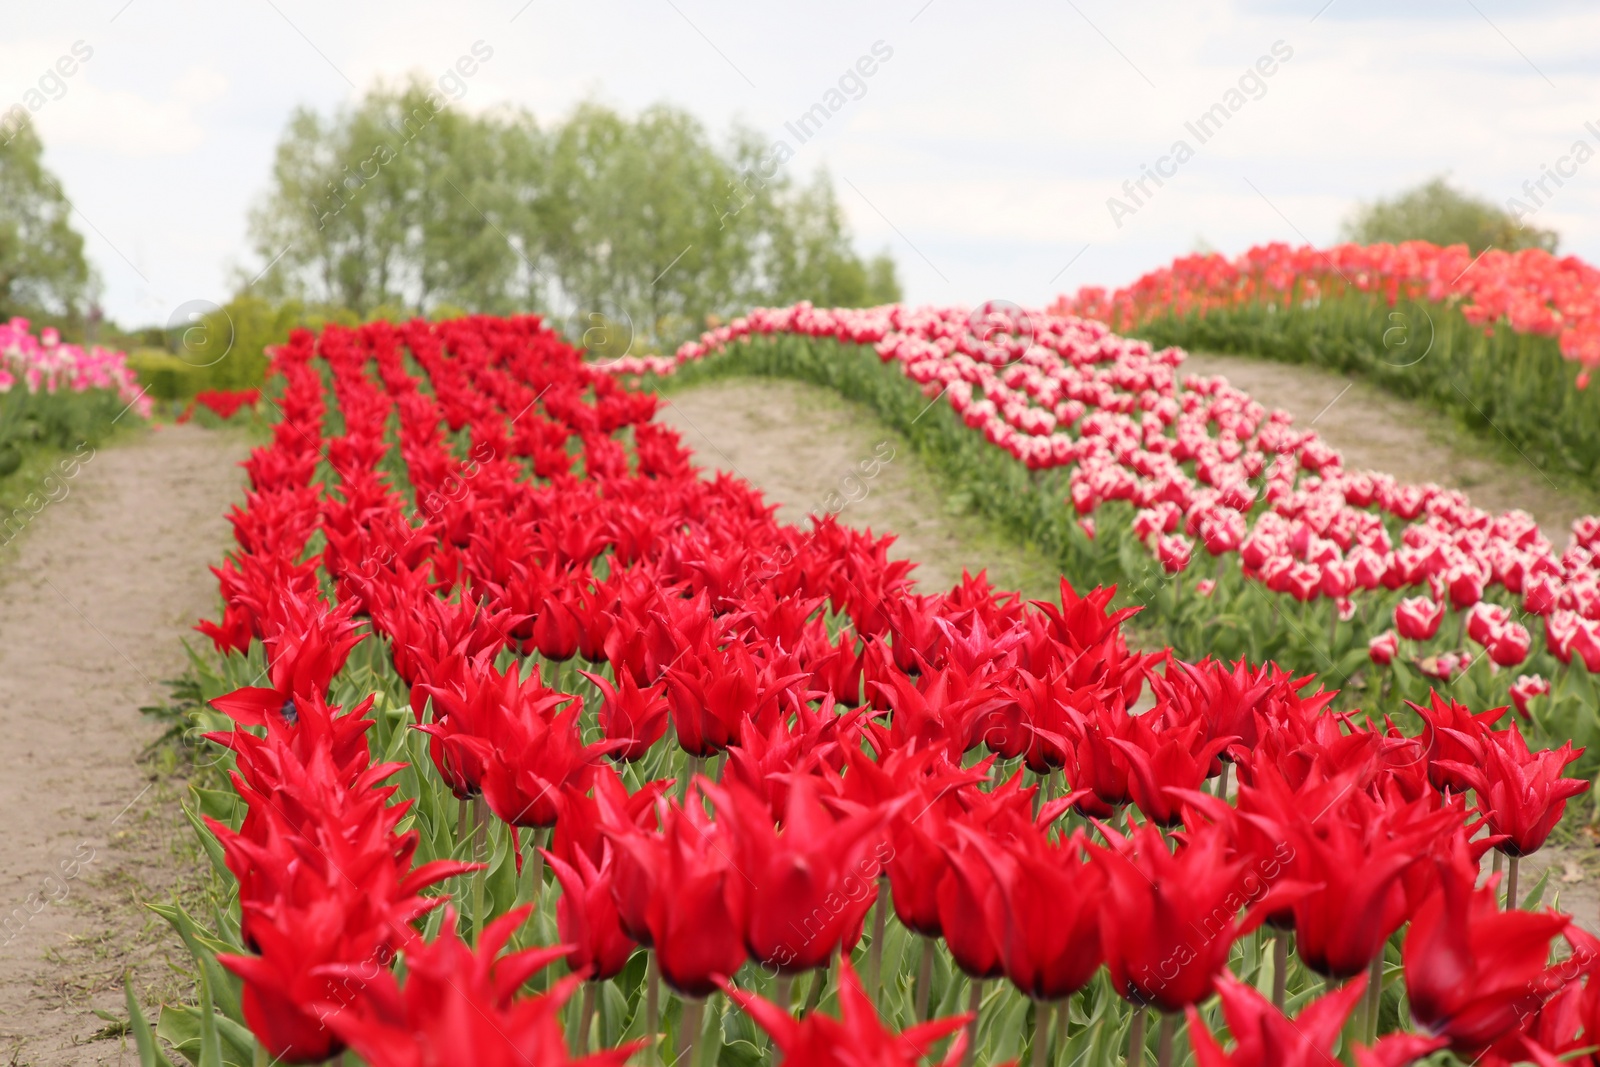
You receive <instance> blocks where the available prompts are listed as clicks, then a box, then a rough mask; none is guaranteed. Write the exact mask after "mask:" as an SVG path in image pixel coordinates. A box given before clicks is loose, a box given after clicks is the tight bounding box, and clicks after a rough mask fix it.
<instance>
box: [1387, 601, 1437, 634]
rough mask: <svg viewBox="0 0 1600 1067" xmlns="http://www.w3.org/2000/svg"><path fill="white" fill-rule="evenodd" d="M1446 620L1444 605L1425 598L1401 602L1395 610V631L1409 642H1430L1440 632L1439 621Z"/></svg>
mask: <svg viewBox="0 0 1600 1067" xmlns="http://www.w3.org/2000/svg"><path fill="white" fill-rule="evenodd" d="M1443 618H1444V605H1443V604H1440V603H1438V602H1437V601H1434V600H1430V599H1428V598H1427V597H1425V596H1416V597H1411V598H1409V599H1406V600H1402V601H1400V604H1399V606H1398V607H1396V608H1395V609H1394V625H1395V629H1397V630H1399V631H1400V636H1401V637H1403V638H1405V639H1406V640H1407V641H1429V640H1432V639H1433V635H1434V634H1436V633H1438V632H1439V620H1441V619H1443Z"/></svg>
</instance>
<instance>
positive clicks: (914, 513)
mask: <svg viewBox="0 0 1600 1067" xmlns="http://www.w3.org/2000/svg"><path fill="white" fill-rule="evenodd" d="M668 401H669V402H668V404H667V406H666V408H665V409H664V410H663V411H662V413H661V414H660V415H659V416H658V420H659V421H661V422H664V423H666V424H668V425H670V426H673V427H675V428H676V429H678V430H679V431H681V432H682V433H683V440H684V444H685V445H687V446H688V447H690V448H692V449H693V450H694V452H695V462H697V463H698V464H700V465H701V466H702V467H704V468H707V469H708V470H713V469H714V470H723V471H727V472H729V473H730V474H737V475H739V476H740V477H742V478H744V480H745V481H747V482H749V483H751V484H752V485H755V486H757V487H759V488H760V489H761V490H762V492H764V493H766V494H767V499H769V500H771V501H772V502H773V503H775V504H778V505H779V508H778V517H779V518H780V519H781V520H783V521H784V522H791V523H796V524H800V525H804V524H805V522H806V515H807V514H808V513H810V512H812V511H827V510H832V509H833V508H835V507H842V510H839V512H838V515H839V520H840V521H841V522H845V523H849V524H850V525H852V526H855V527H857V528H861V529H865V528H868V527H870V528H871V529H872V530H873V531H874V532H875V533H879V534H882V533H889V532H892V533H894V534H895V535H897V538H898V539H897V540H896V542H895V544H894V547H893V549H892V551H891V552H890V555H892V556H894V557H895V558H897V559H914V560H916V561H917V562H918V564H919V565H918V567H917V569H916V571H915V572H914V576H915V577H916V578H917V580H918V583H919V584H920V585H921V587H922V589H923V591H924V592H932V591H936V590H944V589H948V588H950V587H951V586H952V585H954V584H955V583H956V582H957V581H958V580H960V578H961V570H962V568H963V567H965V568H967V569H969V570H970V571H972V573H974V574H976V573H977V572H978V571H979V570H982V569H983V568H985V567H987V568H988V570H989V580H990V581H991V582H993V583H994V584H995V585H996V586H998V587H999V588H1001V589H1021V590H1022V591H1023V592H1025V593H1027V594H1028V595H1029V596H1032V597H1044V596H1052V597H1053V596H1055V595H1056V593H1057V591H1058V590H1057V582H1058V581H1059V579H1058V577H1057V575H1058V574H1059V571H1058V569H1057V568H1056V567H1055V566H1054V565H1053V564H1052V563H1051V562H1050V561H1049V559H1047V558H1046V557H1045V556H1044V555H1043V554H1042V553H1039V552H1030V551H1027V550H1024V549H1021V548H1019V547H1017V546H1016V545H1015V544H1013V543H1010V542H1008V541H1006V540H1005V539H1004V538H1002V537H1001V536H999V534H998V533H997V532H996V531H995V530H994V529H992V528H991V527H990V526H989V524H988V523H986V522H984V521H983V520H981V519H979V518H977V517H976V516H972V515H966V514H960V513H959V510H958V509H957V508H955V507H953V506H952V502H950V501H947V500H946V499H945V498H944V497H943V495H942V494H941V493H940V492H939V490H938V489H937V488H935V481H934V478H933V476H932V474H931V472H930V471H929V470H928V468H927V467H926V466H925V465H924V464H923V463H922V461H921V460H920V459H918V458H917V456H916V455H915V454H914V453H913V452H912V451H911V449H910V447H909V446H908V445H907V444H906V443H905V442H904V441H903V440H901V439H900V438H899V437H898V436H897V435H895V434H893V433H890V432H888V431H886V429H885V428H884V426H883V425H882V423H880V422H879V421H878V420H877V418H876V417H875V416H874V415H872V414H871V413H870V412H869V411H867V410H866V409H865V408H863V407H860V406H859V405H856V404H852V403H850V402H849V401H847V400H844V399H842V398H841V397H839V396H838V395H836V394H834V393H832V392H830V391H828V390H826V389H822V388H819V387H817V386H813V385H806V384H804V383H801V382H792V381H784V380H774V379H766V378H747V379H738V380H733V381H722V382H713V383H710V384H707V385H703V386H696V387H695V388H692V389H687V390H684V391H683V392H679V393H673V394H671V395H670V396H669V397H668ZM873 472H875V473H873Z"/></svg>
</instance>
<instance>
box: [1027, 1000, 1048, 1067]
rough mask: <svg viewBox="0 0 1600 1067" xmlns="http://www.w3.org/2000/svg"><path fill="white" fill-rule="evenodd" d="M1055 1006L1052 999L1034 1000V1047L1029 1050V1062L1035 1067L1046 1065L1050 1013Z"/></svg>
mask: <svg viewBox="0 0 1600 1067" xmlns="http://www.w3.org/2000/svg"><path fill="white" fill-rule="evenodd" d="M1054 1007H1055V1004H1054V1003H1053V1002H1052V1001H1048V1000H1036V1001H1034V1002H1033V1048H1032V1049H1031V1050H1029V1057H1028V1059H1029V1062H1030V1063H1031V1064H1032V1065H1033V1067H1044V1054H1045V1048H1046V1047H1047V1046H1048V1045H1049V1044H1050V1015H1051V1009H1053V1008H1054Z"/></svg>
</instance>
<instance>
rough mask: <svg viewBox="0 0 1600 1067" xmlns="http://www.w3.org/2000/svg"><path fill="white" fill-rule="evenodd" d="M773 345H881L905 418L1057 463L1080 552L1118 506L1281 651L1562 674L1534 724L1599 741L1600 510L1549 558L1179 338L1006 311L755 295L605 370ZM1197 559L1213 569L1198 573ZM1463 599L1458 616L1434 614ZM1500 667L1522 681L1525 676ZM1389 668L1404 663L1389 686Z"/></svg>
mask: <svg viewBox="0 0 1600 1067" xmlns="http://www.w3.org/2000/svg"><path fill="white" fill-rule="evenodd" d="M782 338H799V339H803V340H804V341H806V342H808V343H818V342H820V343H824V344H825V343H828V342H838V343H840V344H842V345H844V346H846V347H849V346H852V345H854V346H866V345H870V346H872V350H874V351H875V352H876V354H877V356H878V358H879V359H880V360H881V361H882V362H883V363H885V364H888V365H891V366H893V367H894V368H896V369H897V370H898V371H899V372H900V374H902V375H903V376H904V377H905V378H906V379H909V380H910V381H911V382H912V383H916V385H917V386H918V387H920V389H921V390H922V393H923V395H924V397H926V398H928V399H926V401H925V405H924V407H923V408H922V409H921V410H918V411H917V413H916V417H915V420H914V421H924V420H923V416H924V414H925V411H926V408H928V407H932V406H935V405H938V404H939V403H940V402H941V401H942V402H943V403H944V404H946V405H948V407H949V409H950V411H951V412H952V413H953V415H954V416H955V417H956V418H958V419H959V420H960V422H961V423H962V424H964V426H965V427H966V428H967V430H968V432H973V431H976V433H979V434H981V435H982V438H983V440H985V441H986V442H988V443H989V444H990V445H992V446H995V447H996V448H997V449H999V450H1001V451H1002V452H1004V453H1006V454H1009V456H1010V457H1012V458H1014V459H1015V460H1017V461H1020V463H1021V464H1022V465H1024V466H1026V467H1027V468H1028V469H1030V470H1032V471H1034V472H1035V473H1036V475H1043V474H1047V473H1050V472H1059V474H1057V475H1056V476H1055V478H1054V479H1053V480H1050V481H1041V482H1039V483H1038V484H1039V485H1040V486H1041V488H1040V491H1041V492H1056V493H1059V492H1060V490H1062V489H1065V493H1064V494H1062V495H1066V496H1068V498H1069V499H1068V500H1067V501H1066V503H1067V504H1069V505H1070V506H1071V508H1072V510H1073V512H1074V513H1076V515H1077V516H1078V531H1077V532H1076V533H1074V534H1073V535H1072V538H1071V540H1074V541H1076V542H1077V543H1078V545H1079V547H1081V546H1082V545H1083V544H1084V543H1085V542H1087V541H1092V540H1095V539H1097V538H1099V537H1101V536H1102V535H1103V530H1102V527H1109V528H1110V529H1112V530H1120V529H1121V525H1120V524H1121V523H1122V522H1123V519H1124V517H1126V520H1127V523H1128V525H1129V527H1130V533H1131V537H1132V538H1133V539H1135V540H1137V541H1138V542H1142V543H1143V544H1144V545H1145V546H1146V547H1147V549H1148V551H1149V553H1150V554H1151V555H1152V556H1154V558H1155V559H1156V560H1157V561H1158V562H1159V564H1160V567H1161V569H1162V570H1163V571H1164V572H1165V574H1166V575H1168V576H1171V582H1170V584H1171V586H1172V588H1173V590H1174V591H1175V593H1176V594H1177V595H1178V596H1179V597H1180V598H1183V599H1187V601H1188V602H1189V603H1190V604H1191V605H1193V604H1199V605H1201V607H1200V608H1199V609H1198V610H1200V611H1202V612H1203V613H1205V614H1206V615H1207V616H1208V617H1210V618H1212V619H1218V618H1222V617H1227V616H1231V615H1235V614H1238V615H1243V616H1244V617H1246V618H1250V619H1252V622H1251V627H1247V628H1258V629H1266V628H1275V629H1278V630H1282V631H1285V637H1286V638H1287V637H1289V636H1292V635H1293V634H1298V635H1299V640H1298V642H1297V644H1299V645H1304V646H1305V647H1303V648H1300V649H1298V653H1299V654H1298V655H1297V656H1296V655H1290V656H1288V657H1287V659H1288V661H1289V662H1292V663H1293V665H1294V666H1296V667H1297V668H1299V667H1303V668H1305V669H1309V670H1319V671H1330V670H1331V671H1332V672H1333V673H1335V674H1338V675H1341V676H1343V675H1347V674H1349V673H1350V672H1351V669H1352V668H1351V667H1350V666H1349V664H1348V661H1346V662H1345V663H1343V664H1340V660H1339V659H1338V658H1337V656H1336V655H1335V654H1332V653H1331V650H1332V649H1333V648H1335V647H1340V648H1346V649H1348V648H1350V646H1352V645H1358V650H1357V651H1355V655H1356V656H1358V657H1360V658H1361V659H1362V660H1363V661H1367V660H1369V659H1370V663H1371V664H1372V666H1373V668H1374V669H1373V671H1372V674H1371V676H1370V677H1371V678H1372V679H1373V680H1374V681H1375V682H1376V683H1378V686H1383V685H1389V684H1391V683H1394V684H1398V685H1405V686H1409V690H1408V693H1409V695H1411V696H1412V697H1413V698H1420V695H1421V694H1420V693H1419V692H1416V691H1415V690H1416V688H1417V686H1418V685H1421V686H1423V687H1424V688H1425V686H1426V685H1427V684H1430V683H1450V682H1453V681H1455V680H1457V679H1458V678H1460V677H1461V676H1462V675H1463V674H1464V672H1466V671H1467V669H1468V668H1469V667H1471V666H1473V665H1474V664H1478V665H1479V666H1478V667H1477V674H1478V675H1480V678H1479V682H1480V683H1481V684H1478V685H1477V686H1476V688H1477V689H1478V690H1480V691H1482V693H1483V694H1484V695H1486V696H1487V695H1488V694H1491V693H1492V694H1497V695H1499V696H1501V697H1505V696H1507V695H1508V694H1509V693H1510V692H1511V690H1512V686H1513V684H1515V685H1516V686H1517V688H1516V689H1515V694H1516V695H1517V697H1518V706H1519V710H1524V711H1525V710H1526V706H1527V699H1526V698H1531V697H1533V696H1539V695H1543V694H1547V693H1549V692H1550V684H1551V681H1552V680H1555V681H1556V682H1557V685H1558V686H1559V687H1560V688H1561V690H1562V693H1563V694H1565V695H1566V697H1567V698H1568V699H1564V700H1563V701H1561V705H1562V711H1561V714H1560V715H1559V716H1557V717H1550V716H1548V715H1547V716H1546V717H1545V718H1544V719H1543V720H1542V721H1541V724H1540V726H1541V730H1542V731H1543V734H1542V736H1546V737H1554V738H1557V739H1559V738H1571V737H1579V738H1590V737H1593V736H1594V729H1595V722H1596V718H1595V712H1594V708H1593V707H1592V703H1591V704H1590V705H1585V703H1584V700H1583V697H1584V696H1586V695H1588V694H1590V692H1591V688H1590V686H1589V684H1588V674H1589V673H1590V672H1595V671H1600V564H1597V556H1596V551H1597V549H1600V518H1595V517H1588V518H1584V519H1581V520H1579V521H1577V522H1576V523H1574V526H1573V530H1572V536H1571V538H1570V541H1569V544H1568V545H1567V546H1566V548H1565V550H1564V551H1562V552H1560V553H1559V554H1558V553H1557V551H1556V550H1555V548H1554V546H1552V545H1551V543H1550V542H1549V541H1548V539H1546V538H1545V536H1544V535H1543V533H1542V532H1541V531H1540V529H1539V528H1538V526H1537V525H1536V524H1535V523H1534V522H1533V520H1532V519H1531V518H1530V517H1529V516H1528V515H1527V514H1526V513H1523V512H1520V511H1512V512H1508V513H1505V514H1501V515H1493V514H1490V513H1488V512H1485V511H1483V510H1482V509H1480V508H1477V507H1474V506H1473V505H1472V503H1471V501H1470V500H1469V499H1468V498H1467V496H1466V495H1465V494H1464V493H1461V492H1459V491H1454V490H1446V489H1443V488H1441V487H1439V486H1437V485H1432V484H1428V485H1420V486H1418V485H1407V484H1403V483H1400V482H1398V481H1397V480H1396V479H1394V478H1393V477H1391V476H1389V475H1386V474H1382V473H1378V472H1370V471H1347V470H1345V469H1344V466H1343V463H1342V461H1341V458H1340V456H1339V453H1338V452H1337V451H1336V450H1334V449H1333V448H1331V447H1329V446H1328V445H1327V444H1326V443H1325V442H1324V441H1323V440H1321V438H1319V437H1318V436H1317V434H1316V433H1315V431H1312V430H1301V429H1298V428H1297V427H1295V426H1294V425H1293V422H1292V420H1291V418H1290V417H1289V416H1288V415H1287V413H1285V412H1281V411H1273V412H1268V411H1267V410H1266V409H1265V408H1264V407H1263V406H1262V405H1261V404H1259V403H1257V402H1255V401H1254V400H1253V399H1252V398H1251V397H1250V396H1249V395H1248V394H1246V393H1244V392H1242V391H1241V390H1239V389H1236V388H1234V387H1232V386H1230V385H1229V384H1228V383H1227V381H1226V380H1225V379H1222V378H1218V377H1212V378H1205V377H1200V376H1195V375H1185V374H1184V373H1183V360H1184V354H1183V352H1181V351H1179V350H1177V349H1164V350H1161V351H1152V349H1151V348H1150V346H1149V345H1148V344H1145V343H1144V342H1140V341H1133V340H1129V339H1126V338H1122V337H1118V336H1117V335H1115V334H1112V333H1110V332H1109V330H1108V329H1107V328H1106V327H1105V326H1103V325H1102V324H1100V323H1098V322H1095V321H1092V320H1084V319H1076V318H1071V317H1059V316H1054V315H1048V314H1043V313H1038V312H1025V311H1021V310H1020V309H1014V308H1002V307H997V306H988V307H985V308H980V309H979V310H978V311H976V312H971V313H969V312H967V311H966V310H964V309H952V308H934V309H917V310H913V309H909V308H903V307H885V308H876V309H870V310H866V311H856V310H848V309H835V310H822V309H816V308H812V307H810V306H809V305H805V304H800V305H796V306H794V307H790V308H782V309H757V310H755V311H753V312H751V313H750V314H749V315H748V316H746V317H744V318H740V319H737V320H735V321H733V322H732V323H729V324H728V325H725V326H722V327H719V328H718V329H716V330H713V331H710V332H708V333H707V334H706V335H705V336H704V337H702V338H701V339H700V340H699V341H697V342H693V343H690V344H687V345H685V346H684V347H683V348H682V349H680V350H679V351H678V353H677V354H676V355H675V356H674V357H644V358H629V359H625V360H622V361H618V362H616V363H613V364H611V365H610V367H609V369H610V370H611V371H612V372H613V373H616V374H618V375H622V376H629V375H637V374H650V375H656V376H665V375H672V374H678V373H682V372H683V370H684V368H686V367H688V366H690V365H693V364H695V363H697V362H698V361H700V360H702V359H704V358H705V357H707V356H710V355H712V354H715V353H720V352H727V351H729V350H730V349H732V348H736V347H748V346H750V345H752V344H760V343H763V342H770V341H772V340H773V339H782ZM723 358H726V357H723ZM837 358H844V359H848V358H849V357H848V355H843V356H840V357H837ZM1056 499H1057V500H1059V499H1060V496H1057V497H1056ZM1107 513H1109V514H1107ZM1108 520H1109V521H1108ZM1065 547H1067V548H1069V549H1070V548H1072V545H1071V544H1068V545H1066V546H1065ZM1201 549H1203V550H1204V554H1203V555H1202V554H1201V553H1200V550H1201ZM1083 554H1084V553H1079V555H1080V556H1081V555H1083ZM1069 555H1070V553H1069ZM1207 557H1209V558H1211V559H1213V560H1214V561H1215V563H1213V564H1211V565H1210V566H1209V567H1206V566H1201V565H1200V560H1201V559H1204V558H1207ZM1229 560H1231V561H1236V566H1224V561H1229ZM1127 570H1128V568H1127V567H1124V574H1125V576H1129V575H1127ZM1196 572H1198V573H1196ZM1186 575H1188V576H1189V580H1188V582H1187V583H1185V582H1184V581H1183V578H1184V576H1186ZM1263 590H1266V591H1269V592H1270V593H1272V594H1277V595H1278V596H1280V597H1282V598H1283V599H1284V600H1285V601H1287V602H1288V603H1289V605H1291V608H1292V607H1293V606H1294V605H1298V609H1297V610H1298V611H1299V612H1300V613H1301V616H1302V618H1303V620H1304V624H1303V625H1302V624H1297V623H1296V621H1295V620H1294V616H1292V615H1291V616H1289V621H1288V622H1287V623H1285V621H1284V610H1285V609H1284V608H1281V607H1279V606H1277V605H1272V604H1269V605H1268V606H1267V609H1266V610H1265V611H1263V609H1262V606H1261V604H1260V600H1261V599H1262V597H1261V594H1262V591H1263ZM1170 610H1171V609H1169V613H1170ZM1314 611H1320V616H1319V617H1313V615H1312V614H1311V613H1312V612H1314ZM1452 612H1453V613H1455V614H1456V615H1457V619H1456V621H1454V622H1453V623H1452V624H1451V625H1448V626H1441V620H1442V619H1443V617H1444V616H1445V615H1446V614H1447V613H1452ZM1274 618H1276V620H1277V621H1276V623H1275V624H1274V623H1273V622H1272V621H1270V620H1272V619H1274ZM1391 620H1392V621H1391ZM1530 626H1534V627H1537V628H1538V630H1539V631H1542V637H1543V638H1544V639H1543V640H1542V641H1538V642H1535V640H1534V633H1533V632H1530ZM1291 632H1292V633H1291ZM1330 634H1331V637H1330V636H1329V635H1330ZM1401 638H1404V639H1405V641H1404V649H1403V651H1404V652H1405V653H1406V654H1405V655H1404V656H1401V655H1399V653H1400V652H1401V651H1402V647H1401V646H1402V642H1401ZM1211 640H1212V633H1211V632H1206V633H1203V634H1202V635H1201V636H1200V638H1199V639H1198V640H1197V641H1196V645H1197V646H1198V647H1196V648H1188V647H1185V648H1184V649H1183V650H1184V651H1185V652H1188V653H1190V654H1193V655H1202V654H1204V653H1203V652H1202V651H1200V650H1199V649H1201V648H1205V647H1210V641H1211ZM1272 651H1274V652H1275V653H1280V654H1281V653H1282V652H1283V651H1284V650H1283V649H1282V648H1281V647H1280V648H1278V649H1273V650H1272ZM1336 664H1339V666H1336ZM1503 668H1518V669H1520V671H1521V675H1520V676H1519V678H1525V680H1519V681H1517V682H1516V683H1513V681H1512V675H1511V674H1510V673H1509V672H1508V673H1507V674H1505V675H1504V676H1502V675H1501V674H1500V672H1501V670H1502V669H1503ZM1399 670H1403V671H1405V672H1406V674H1407V676H1408V677H1407V678H1406V679H1403V680H1399V681H1397V680H1396V679H1395V678H1394V677H1393V676H1392V672H1394V671H1399ZM1569 679H1570V685H1564V684H1563V683H1564V682H1567V681H1568V680H1569ZM1547 703H1550V702H1547ZM1548 710H1551V709H1547V711H1548Z"/></svg>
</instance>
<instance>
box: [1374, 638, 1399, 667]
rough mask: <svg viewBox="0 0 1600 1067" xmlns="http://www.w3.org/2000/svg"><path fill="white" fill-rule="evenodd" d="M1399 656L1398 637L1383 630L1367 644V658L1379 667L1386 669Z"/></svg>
mask: <svg viewBox="0 0 1600 1067" xmlns="http://www.w3.org/2000/svg"><path fill="white" fill-rule="evenodd" d="M1399 654H1400V636H1399V635H1398V634H1396V633H1395V632H1394V631H1393V630H1385V631H1383V633H1381V634H1379V635H1378V636H1377V637H1374V638H1372V639H1371V640H1370V641H1368V642H1367V656H1368V657H1369V658H1370V659H1371V660H1372V662H1373V663H1376V664H1377V665H1378V666H1380V667H1387V666H1388V665H1389V664H1391V663H1393V662H1394V658H1395V656H1397V655H1399Z"/></svg>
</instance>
